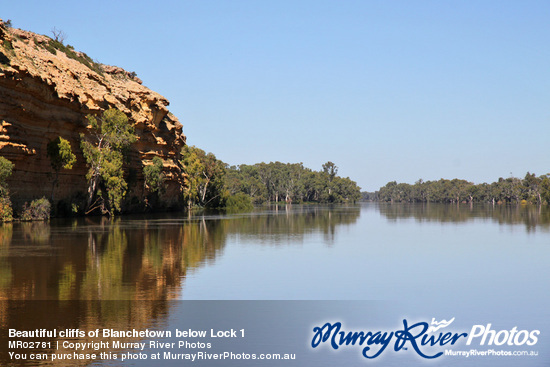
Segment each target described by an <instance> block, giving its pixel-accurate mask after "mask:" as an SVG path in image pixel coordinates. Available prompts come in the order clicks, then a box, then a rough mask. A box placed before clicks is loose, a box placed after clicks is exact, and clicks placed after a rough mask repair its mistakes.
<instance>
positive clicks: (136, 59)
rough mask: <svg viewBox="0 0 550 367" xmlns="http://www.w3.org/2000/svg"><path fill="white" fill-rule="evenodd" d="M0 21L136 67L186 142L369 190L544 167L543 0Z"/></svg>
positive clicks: (18, 15)
mask: <svg viewBox="0 0 550 367" xmlns="http://www.w3.org/2000/svg"><path fill="white" fill-rule="evenodd" d="M0 18H2V19H4V20H7V19H11V21H12V24H13V26H14V27H16V28H21V29H25V30H29V31H33V32H36V33H40V34H46V35H50V36H51V30H52V29H53V28H54V27H55V28H57V29H61V30H63V31H64V33H65V34H66V35H67V38H66V43H67V44H70V45H72V46H74V47H75V49H76V50H79V51H84V52H86V53H87V54H88V55H89V56H90V57H92V58H93V59H94V60H96V61H99V62H101V63H104V64H109V65H117V66H120V67H123V68H124V69H126V70H128V71H135V72H136V73H137V75H138V77H139V78H141V79H142V80H143V83H144V85H146V86H147V87H149V88H151V89H153V90H154V91H156V92H158V93H160V94H162V95H163V96H165V97H166V98H168V100H169V101H170V106H169V109H170V111H171V112H172V113H174V114H175V115H176V116H177V117H178V118H179V120H180V122H181V123H182V125H183V129H184V133H185V135H186V136H187V143H188V144H189V145H195V146H198V147H200V148H202V149H204V150H205V151H208V152H212V153H214V154H215V155H216V156H217V157H218V158H219V159H221V160H222V161H224V162H226V163H228V164H230V165H238V164H254V163H258V162H274V161H281V162H291V163H297V162H303V164H304V165H305V166H306V167H309V168H312V169H314V170H320V169H321V166H322V164H323V163H325V162H327V161H332V162H334V163H335V164H336V165H337V166H338V168H339V171H338V174H339V175H340V176H343V177H350V178H351V179H352V180H354V181H356V182H357V183H358V184H359V185H360V186H361V187H362V189H363V190H365V191H374V190H378V189H379V188H380V187H381V186H383V185H385V184H386V183H387V182H389V181H394V180H395V181H397V182H408V183H414V182H415V181H417V180H418V179H420V178H422V179H423V180H425V181H427V180H438V179H440V178H447V179H452V178H462V179H466V180H468V181H471V182H474V183H482V182H493V181H496V180H498V178H499V177H504V178H506V177H510V176H515V177H523V176H524V175H525V174H526V172H528V171H529V172H531V173H536V174H537V175H541V174H546V173H550V141H549V139H550V108H549V106H550V104H549V102H550V98H549V97H550V47H549V45H550V22H548V19H550V2H548V1H529V0H526V1H483V0H481V1H458V0H456V1H410V0H409V1H369V0H362V1H352V0H348V1H336V0H334V1H326V0H316V1H313V0H312V1H310V0H302V1H300V0H294V1H287V0H277V1H270V0H265V1H258V0H250V1H246V0H233V1H213V0H194V1H188V0H182V1H178V0H156V1H142V0H134V1H104V0H95V1H93V2H81V1H74V0H71V1H56V0H49V1H42V0H40V1H25V0H20V1H9V2H4V3H3V4H2V5H1V6H0Z"/></svg>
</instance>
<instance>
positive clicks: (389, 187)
mask: <svg viewBox="0 0 550 367" xmlns="http://www.w3.org/2000/svg"><path fill="white" fill-rule="evenodd" d="M363 198H364V199H370V200H378V201H382V202H395V203H428V202H429V203H474V202H477V203H493V204H495V203H502V204H519V203H530V204H539V205H540V204H543V203H550V174H546V175H541V176H536V175H535V174H534V173H529V172H527V174H526V175H525V177H524V178H523V179H522V178H518V177H508V178H502V177H501V178H499V179H498V181H495V182H492V183H481V184H474V183H472V182H468V181H466V180H462V179H457V178H455V179H452V180H446V179H440V180H438V181H423V180H422V179H420V180H418V181H417V182H415V183H414V184H412V185H411V184H407V183H397V182H396V181H391V182H388V183H387V184H386V185H385V186H383V187H381V188H380V190H379V191H378V192H376V193H363Z"/></svg>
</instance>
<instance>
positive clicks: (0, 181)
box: [0, 157, 14, 222]
mask: <svg viewBox="0 0 550 367" xmlns="http://www.w3.org/2000/svg"><path fill="white" fill-rule="evenodd" d="M13 167H14V165H13V163H11V162H10V161H9V160H8V159H6V158H4V157H0V221H2V222H8V221H11V220H12V219H13V209H12V207H11V200H10V192H9V189H8V183H7V179H8V177H10V176H11V174H12V172H13Z"/></svg>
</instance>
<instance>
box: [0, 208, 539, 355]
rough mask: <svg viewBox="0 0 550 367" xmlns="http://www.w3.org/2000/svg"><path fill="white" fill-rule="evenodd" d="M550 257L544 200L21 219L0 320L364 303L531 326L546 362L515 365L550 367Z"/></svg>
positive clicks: (151, 320) (142, 319) (96, 322)
mask: <svg viewBox="0 0 550 367" xmlns="http://www.w3.org/2000/svg"><path fill="white" fill-rule="evenodd" d="M549 263H550V210H549V209H548V208H547V207H543V208H537V207H520V206H518V207H505V206H496V207H494V208H493V207H492V206H474V207H469V206H468V205H461V206H451V205H377V204H363V205H358V206H335V207H319V206H297V205H293V206H290V207H286V208H285V207H279V208H274V209H269V210H267V209H262V210H258V211H257V212H255V213H252V214H236V215H222V214H212V215H206V214H205V215H196V216H191V217H187V216H181V215H176V214H171V215H169V216H168V215H164V216H156V217H137V216H136V217H124V218H116V219H115V220H114V221H109V220H106V219H105V218H86V219H78V220H52V221H51V223H49V224H47V223H15V224H7V225H3V226H2V227H0V323H1V324H2V328H3V329H5V328H19V329H22V330H24V329H28V330H31V329H34V328H37V327H44V328H48V327H51V328H54V327H57V328H61V327H71V328H81V329H90V328H94V327H113V328H114V327H119V328H121V327H125V328H128V325H130V326H131V327H132V328H137V329H139V328H141V329H143V328H146V327H147V328H150V327H157V328H163V327H164V328H166V327H170V325H173V324H177V323H179V322H181V318H182V317H183V316H181V315H182V311H181V309H182V307H183V306H182V305H183V304H185V303H184V302H177V301H178V300H318V301H321V300H323V301H327V300H346V301H350V302H344V303H338V302H337V303H330V302H325V303H323V302H313V303H311V302H309V303H308V302H305V303H296V304H297V305H298V306H297V307H298V308H300V307H302V308H303V307H305V308H311V305H313V304H323V305H325V306H326V307H328V308H327V309H330V308H331V307H333V306H334V305H337V306H334V307H336V309H338V308H339V307H340V311H334V310H333V311H331V312H332V313H334V312H337V313H338V312H340V313H339V315H340V316H341V317H350V318H352V319H353V317H352V316H351V315H355V314H357V315H358V314H359V312H357V310H355V311H354V310H353V308H354V307H355V308H357V307H359V308H360V307H363V306H364V305H365V304H368V305H369V307H371V306H372V307H373V309H378V311H376V312H378V313H377V320H384V319H386V318H387V319H388V320H390V319H392V318H395V319H396V320H397V321H400V320H401V319H403V318H404V317H409V318H414V317H417V318H424V319H426V321H429V320H431V318H432V317H435V318H438V319H445V318H446V319H449V318H451V317H456V318H457V320H459V319H460V320H461V323H462V324H463V325H472V323H480V324H486V323H493V325H499V324H501V325H502V328H507V329H510V328H512V327H513V326H518V329H521V328H531V329H535V328H536V329H540V330H541V332H542V334H541V341H540V342H539V343H538V346H539V348H538V351H539V353H540V356H539V357H538V358H536V359H531V360H528V361H523V362H522V363H521V364H522V365H532V366H547V365H549V364H550V357H549V354H550V352H549V350H548V349H549V346H550V342H549V341H550V337H548V336H545V333H546V334H548V333H549V332H550V325H549V320H550V312H549V311H548V308H549V305H550V266H548V264H549ZM2 300H3V301H2ZM78 300H80V301H81V302H76V301H78ZM84 300H86V301H88V300H98V301H102V302H82V301H84ZM121 300H124V302H121ZM23 301H33V302H23ZM38 301H43V302H38ZM106 301H118V302H106ZM152 301H154V302H152ZM351 301H362V302H351ZM365 302H366V303H365ZM304 305H305V306H304ZM330 305H333V306H330ZM380 305H384V306H382V307H381V308H380V307H379V306H380ZM351 306H353V307H351ZM375 306H376V307H375ZM346 307H348V311H343V310H344V309H345V308H346ZM317 311H318V313H319V317H322V315H323V312H322V310H317ZM317 311H316V312H317ZM373 312H374V313H376V312H375V311H373ZM313 313H315V312H313ZM31 314H32V317H30V316H29V315H31ZM354 320H356V319H354ZM388 322H391V321H388ZM107 325H109V326H107ZM3 338H5V335H4V336H3ZM4 340H5V339H2V338H0V353H1V357H0V365H6V364H8V361H7V360H6V359H5V354H6V353H5V349H4V348H5V346H4V344H6V342H5V341H4ZM306 341H307V340H306ZM487 361H488V362H487ZM480 362H482V363H480ZM316 363H317V365H322V363H320V362H316ZM319 363H320V364H319ZM327 363H328V362H327ZM331 363H333V362H331ZM334 363H336V362H334ZM388 363H389V362H388ZM395 363H396V365H399V363H402V361H401V362H399V361H397V362H395ZM453 363H455V365H483V363H486V364H485V365H495V364H494V361H492V360H484V361H480V360H477V361H476V363H474V364H462V363H464V361H463V360H460V361H458V360H453V361H452V363H449V361H447V363H446V365H453ZM507 363H508V364H507ZM517 363H518V362H517V361H511V360H506V361H504V360H499V361H498V365H511V366H512V365H518V364H517ZM14 365H16V364H14ZM145 365H146V364H145ZM302 365H307V364H302ZM327 365H330V364H327Z"/></svg>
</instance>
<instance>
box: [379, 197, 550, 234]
mask: <svg viewBox="0 0 550 367" xmlns="http://www.w3.org/2000/svg"><path fill="white" fill-rule="evenodd" d="M377 206H378V210H379V211H380V213H381V214H382V215H384V216H385V217H386V218H387V219H389V220H390V221H396V220H398V219H404V218H414V219H416V220H418V221H428V222H432V221H433V222H444V223H448V222H456V223H460V222H467V221H471V220H476V219H481V220H490V221H494V222H497V223H499V224H502V225H511V224H523V225H524V226H525V229H526V230H527V232H530V231H534V230H535V229H537V228H539V229H542V230H544V231H548V230H549V228H550V208H549V207H548V206H536V205H494V206H493V205H484V204H480V205H468V204H461V205H446V204H397V205H395V204H377Z"/></svg>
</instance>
